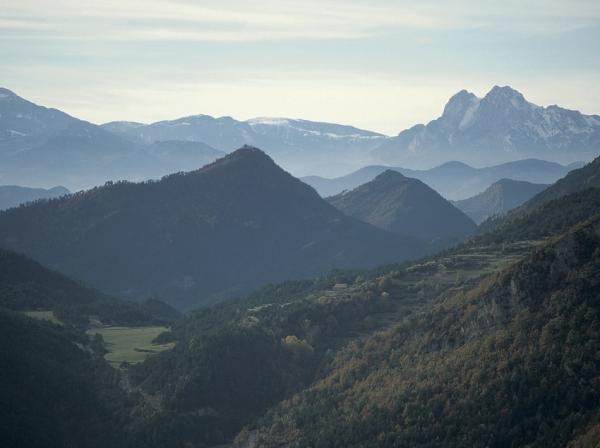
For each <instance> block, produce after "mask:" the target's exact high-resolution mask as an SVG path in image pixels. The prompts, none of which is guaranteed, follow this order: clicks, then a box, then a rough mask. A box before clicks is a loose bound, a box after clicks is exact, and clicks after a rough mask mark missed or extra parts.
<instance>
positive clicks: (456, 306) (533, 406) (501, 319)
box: [238, 215, 600, 447]
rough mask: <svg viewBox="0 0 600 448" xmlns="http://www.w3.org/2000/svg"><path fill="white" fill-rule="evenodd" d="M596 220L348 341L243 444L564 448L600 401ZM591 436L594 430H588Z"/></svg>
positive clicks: (583, 429) (599, 232)
mask: <svg viewBox="0 0 600 448" xmlns="http://www.w3.org/2000/svg"><path fill="white" fill-rule="evenodd" d="M599 254H600V218H598V215H597V216H596V217H595V218H593V219H592V220H590V221H587V222H586V223H583V224H581V225H578V226H576V227H575V228H574V229H573V230H571V231H569V232H567V234H565V235H564V236H563V237H561V238H560V239H558V240H557V241H555V242H552V243H550V244H548V245H545V246H543V247H541V248H540V249H539V250H536V251H534V252H533V253H532V254H531V255H530V256H528V257H527V258H526V259H524V260H523V261H521V262H519V263H517V264H515V265H513V266H510V267H508V268H506V269H504V270H502V271H500V272H497V273H495V274H492V275H490V276H489V277H487V278H485V279H484V280H483V281H481V282H480V284H479V285H477V286H476V287H474V288H471V289H469V290H467V291H465V292H459V293H456V294H454V295H452V296H450V297H449V298H446V299H445V300H439V301H437V303H434V304H433V306H431V307H430V308H429V309H428V310H427V311H426V312H424V313H422V314H417V315H414V316H412V317H410V318H408V319H406V320H405V321H404V322H400V323H398V325H397V326H395V327H394V328H392V329H390V330H389V331H386V332H382V333H377V334H375V335H374V336H372V337H370V338H367V339H365V340H363V341H357V342H356V343H355V344H350V345H348V347H347V348H345V349H344V350H342V351H341V352H340V353H339V354H338V355H337V356H336V358H335V360H334V361H333V362H332V363H331V365H330V366H329V367H328V369H327V373H326V375H325V376H324V377H323V379H322V380H320V381H318V382H316V383H315V384H314V385H313V386H312V387H310V388H308V389H306V390H305V391H304V392H302V393H300V394H297V395H295V396H294V397H292V398H291V399H290V400H288V401H285V402H283V403H282V404H281V405H279V406H278V407H276V408H275V409H273V410H272V411H271V412H269V413H267V414H266V416H265V417H264V419H263V420H261V422H260V423H259V425H258V431H250V432H249V431H246V432H244V433H242V434H241V435H240V437H239V438H238V445H239V446H261V447H274V446H290V447H296V446H297V447H300V446H340V447H341V446H344V447H354V446H356V447H358V446H361V447H381V446H384V447H385V446H414V447H421V446H423V447H425V446H427V447H438V446H439V447H463V446H497V447H500V446H531V447H563V446H566V445H567V444H568V443H569V442H571V441H573V440H582V439H585V438H586V437H587V438H588V439H589V437H590V427H589V425H591V424H594V423H595V422H596V421H597V417H598V415H599V412H600V407H599V406H598V399H599V398H600V395H599V392H598V388H597V387H596V383H597V381H598V372H599V371H600V364H599V363H598V359H597V355H596V344H595V341H596V340H598V339H599V338H600V325H599V323H598V318H597V316H598V315H599V312H600V309H599V308H598V307H599V304H600V300H599V299H600V296H599V291H600V279H599V277H598V272H600V256H599ZM592 440H593V439H592Z"/></svg>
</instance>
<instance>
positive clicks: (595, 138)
mask: <svg viewBox="0 0 600 448" xmlns="http://www.w3.org/2000/svg"><path fill="white" fill-rule="evenodd" d="M599 150H600V117H599V116H597V115H583V114H581V113H580V112H578V111H574V110H568V109H563V108H561V107H558V106H549V107H540V106H536V105H535V104H532V103H530V102H528V101H527V100H526V99H525V98H524V97H523V95H522V94H521V93H520V92H517V91H516V90H514V89H512V88H510V87H508V86H505V87H499V86H495V87H494V88H492V89H491V90H490V91H489V92H488V93H487V94H486V95H485V96H484V97H483V98H478V97H476V96H475V95H473V94H472V93H470V92H467V91H466V90H462V91H460V92H458V93H457V94H456V95H454V96H453V97H452V98H450V100H449V101H448V103H447V104H446V107H445V108H444V112H443V114H442V116H441V117H440V118H438V119H436V120H433V121H431V122H429V123H428V124H427V125H423V124H419V125H416V126H414V127H412V128H410V129H407V130H405V131H402V132H401V133H400V134H399V135H398V136H397V137H394V138H392V139H389V140H386V141H385V142H383V143H382V144H381V146H380V147H378V148H376V149H375V150H374V155H375V156H376V157H378V158H379V159H380V160H382V161H385V162H387V163H401V164H403V165H405V166H407V165H408V166H411V167H423V166H431V164H432V163H439V162H440V161H446V160H461V161H463V162H467V163H472V164H476V165H482V164H484V165H487V164H490V163H501V162H506V161H510V160H519V159H524V158H531V157H534V158H538V159H544V160H552V161H555V162H560V163H571V162H575V161H577V160H591V159H592V158H594V157H596V156H598V151H599Z"/></svg>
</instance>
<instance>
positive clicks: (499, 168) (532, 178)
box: [301, 159, 584, 201]
mask: <svg viewBox="0 0 600 448" xmlns="http://www.w3.org/2000/svg"><path fill="white" fill-rule="evenodd" d="M583 165H584V163H582V162H576V163H572V164H569V165H566V166H564V165H560V164H558V163H554V162H547V161H545V160H537V159H525V160H517V161H514V162H507V163H503V164H500V165H494V166H489V167H485V168H473V167H472V166H469V165H467V164H465V163H462V162H456V161H453V162H447V163H444V164H442V165H439V166H436V167H435V168H431V169H428V170H411V169H407V168H400V167H388V166H383V165H371V166H367V167H364V168H361V169H359V170H357V171H355V172H352V173H350V174H348V175H346V176H342V177H337V178H333V179H326V178H323V177H319V176H308V177H303V178H301V180H302V181H303V182H306V183H307V184H308V185H310V186H312V187H313V188H314V189H315V190H317V191H318V192H319V194H320V195H321V196H323V197H327V196H333V195H336V194H338V193H341V192H342V191H344V190H352V189H354V188H356V187H358V186H359V185H362V184H365V183H367V182H369V181H371V180H373V179H374V178H375V177H377V176H378V175H379V174H381V173H383V172H384V171H386V170H393V171H397V172H399V173H401V174H403V175H405V176H406V177H412V178H414V179H419V180H421V181H423V182H424V183H426V184H427V185H429V186H430V187H431V188H433V189H434V190H435V191H437V192H438V193H440V194H441V195H442V196H444V197H445V198H446V199H450V200H455V201H457V200H462V199H468V198H470V197H473V196H475V195H478V194H479V193H481V192H483V191H484V190H486V189H487V188H488V187H489V186H490V185H492V184H493V183H495V182H497V181H499V180H501V179H512V180H518V181H524V182H531V183H535V184H551V183H553V182H556V181H557V180H559V179H561V178H562V177H564V176H565V175H566V174H567V173H568V172H569V171H571V170H573V169H576V168H581V167H582V166H583Z"/></svg>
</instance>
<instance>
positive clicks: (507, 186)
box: [454, 179, 548, 224]
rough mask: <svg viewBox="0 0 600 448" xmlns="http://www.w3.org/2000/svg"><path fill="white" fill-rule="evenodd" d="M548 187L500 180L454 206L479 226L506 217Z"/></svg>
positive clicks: (455, 203) (455, 202)
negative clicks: (490, 220) (506, 214)
mask: <svg viewBox="0 0 600 448" xmlns="http://www.w3.org/2000/svg"><path fill="white" fill-rule="evenodd" d="M547 187H548V185H543V184H532V183H530V182H524V181H518V180H512V179H500V180H499V181H498V182H494V183H493V184H492V185H490V187H489V188H487V189H486V190H485V191H484V192H482V193H480V194H478V195H476V196H473V197H471V198H468V199H463V200H461V201H454V205H455V206H456V207H457V208H459V209H460V210H462V211H463V212H465V213H466V214H467V215H468V216H469V217H470V218H471V219H473V221H475V222H476V223H477V224H479V223H481V222H482V221H485V220H486V219H487V218H489V217H491V216H501V215H504V214H505V213H506V212H508V211H509V210H512V209H513V208H516V207H518V206H519V205H521V204H523V203H524V202H525V201H527V200H528V199H530V198H532V197H533V196H535V195H536V194H538V193H539V192H540V191H542V190H544V189H545V188H547Z"/></svg>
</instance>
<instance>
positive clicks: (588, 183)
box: [524, 157, 600, 210]
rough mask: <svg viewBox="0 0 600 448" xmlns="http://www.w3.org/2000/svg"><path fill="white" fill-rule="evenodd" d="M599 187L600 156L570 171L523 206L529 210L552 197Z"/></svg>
mask: <svg viewBox="0 0 600 448" xmlns="http://www.w3.org/2000/svg"><path fill="white" fill-rule="evenodd" d="M592 187H593V188H600V157H597V158H596V159H594V160H593V161H592V162H590V163H588V164H587V165H585V166H583V167H581V168H579V169H576V170H573V171H571V172H570V173H569V174H567V175H566V176H565V177H564V178H563V179H560V180H559V181H557V182H556V183H555V184H553V185H551V186H550V187H549V188H547V189H546V190H544V191H542V192H541V193H540V194H538V195H537V196H535V197H534V198H533V199H531V201H528V202H527V203H526V204H525V206H524V208H525V209H528V210H531V209H533V208H535V207H538V206H539V205H541V204H544V203H546V202H548V201H550V200H552V199H557V198H560V197H562V196H565V195H568V194H571V193H576V192H578V191H582V190H585V189H588V188H592Z"/></svg>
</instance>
